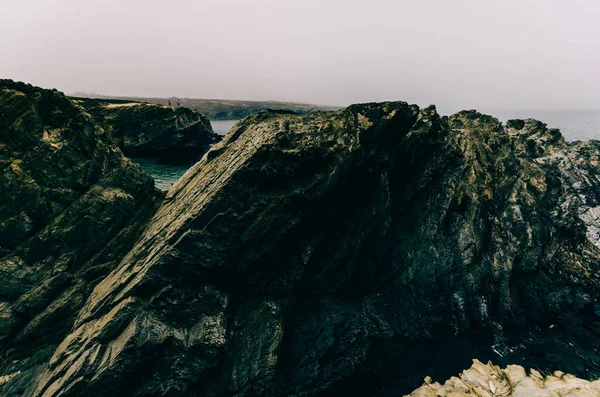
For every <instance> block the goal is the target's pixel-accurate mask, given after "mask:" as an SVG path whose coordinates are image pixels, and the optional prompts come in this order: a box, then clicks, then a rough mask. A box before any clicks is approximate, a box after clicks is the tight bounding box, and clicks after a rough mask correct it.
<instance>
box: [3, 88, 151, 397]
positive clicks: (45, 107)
mask: <svg viewBox="0 0 600 397" xmlns="http://www.w3.org/2000/svg"><path fill="white" fill-rule="evenodd" d="M107 138H108V137H107V136H106V135H105V133H104V132H103V131H102V130H101V129H99V128H98V127H96V126H95V124H94V123H93V119H92V118H91V116H90V115H89V114H87V113H85V112H83V111H82V109H81V108H80V107H78V106H76V105H75V104H73V103H72V102H71V101H70V100H69V99H67V98H66V97H65V96H64V95H63V94H61V93H59V92H57V91H55V90H52V91H51V90H43V89H40V88H36V87H32V86H30V85H26V84H22V83H14V82H12V81H10V80H0V374H2V376H0V395H3V396H20V395H22V393H23V390H24V389H26V388H28V387H31V384H33V383H34V381H33V379H32V378H33V377H35V376H36V375H37V374H38V373H39V372H40V371H41V370H43V369H44V368H46V367H47V363H48V360H49V359H50V357H51V356H52V354H53V352H54V350H55V349H56V347H57V345H58V344H59V343H60V342H61V341H62V340H63V339H64V338H65V337H66V336H67V335H68V333H69V331H70V329H71V327H72V325H73V321H74V320H75V315H76V313H77V312H78V311H79V309H80V308H81V307H82V306H83V304H84V303H85V301H86V299H87V297H88V296H89V294H90V292H91V291H92V289H93V287H94V286H95V285H96V284H97V283H98V281H100V280H101V279H102V278H104V277H105V276H106V275H107V274H108V273H110V271H111V270H112V269H113V268H114V267H115V265H116V264H117V262H118V260H119V259H120V258H122V256H123V255H124V254H125V253H126V252H127V251H128V250H129V249H130V248H131V246H132V245H133V243H134V242H135V239H136V238H137V236H138V235H139V233H140V231H141V228H142V227H143V226H144V225H145V224H146V222H147V221H148V219H149V218H150V217H151V216H152V214H153V213H154V212H155V211H156V206H157V203H158V202H159V201H160V199H161V198H160V197H159V195H158V193H157V192H156V191H155V190H154V184H153V182H152V180H151V179H150V178H149V177H148V176H146V175H144V174H142V172H141V170H140V168H139V167H138V166H135V165H133V164H132V163H131V162H130V161H129V160H127V159H125V158H124V157H123V155H122V154H121V152H120V150H119V149H118V148H117V147H116V146H113V145H112V140H111V139H107Z"/></svg>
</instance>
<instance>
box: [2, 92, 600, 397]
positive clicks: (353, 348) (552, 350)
mask: <svg viewBox="0 0 600 397" xmlns="http://www.w3.org/2000/svg"><path fill="white" fill-rule="evenodd" d="M599 149H600V148H599V146H598V144H597V143H595V142H587V143H579V144H576V145H568V144H567V143H565V142H564V140H563V139H562V137H561V136H560V133H558V131H554V130H548V129H546V127H545V125H543V124H542V123H539V122H537V121H535V120H526V121H512V122H510V123H508V125H507V126H502V125H501V124H500V123H499V122H498V120H496V119H494V118H492V117H489V116H484V115H481V114H479V113H477V112H475V111H466V112H461V113H458V114H456V115H454V116H452V117H450V118H441V117H440V116H439V115H438V114H437V113H436V111H435V109H434V108H427V109H422V110H419V109H418V108H417V107H416V106H410V105H407V104H405V103H402V102H392V103H382V104H364V105H354V106H351V107H349V108H347V109H345V110H343V111H339V112H335V113H327V114H322V113H317V114H311V115H305V116H299V115H295V114H290V113H286V112H262V113H259V114H257V115H255V116H252V117H249V118H247V119H245V120H244V121H242V122H240V123H238V124H237V126H236V127H235V128H234V129H233V130H232V131H231V132H230V133H229V134H228V135H227V136H226V138H225V139H224V140H223V141H222V142H221V143H219V144H217V145H216V146H215V147H213V149H212V150H210V151H209V152H208V153H207V154H206V155H205V156H204V158H203V159H202V160H201V161H200V162H199V163H197V164H196V165H195V166H194V167H193V168H192V169H191V170H190V171H188V172H187V173H186V175H185V176H184V177H183V178H182V179H181V180H180V181H179V182H178V183H177V184H176V185H175V186H173V188H172V189H171V190H170V191H169V193H168V194H167V197H166V199H165V201H164V202H163V204H162V206H161V207H160V209H159V210H158V212H157V213H156V214H155V215H154V218H153V219H152V220H151V222H150V224H149V226H148V228H147V229H146V230H145V232H144V234H143V236H142V237H141V238H140V239H139V240H138V241H137V243H136V244H135V246H134V247H133V248H132V249H131V250H130V251H129V252H128V253H127V255H126V256H125V257H124V258H123V259H122V260H121V262H120V263H119V265H118V266H117V267H116V268H115V269H114V270H113V271H112V272H111V274H109V275H108V276H107V277H105V278H104V279H103V280H102V281H101V282H100V283H99V284H98V285H97V286H96V287H95V289H94V291H93V292H92V293H91V294H90V295H89V297H87V300H86V302H85V304H84V305H83V307H82V308H81V310H80V311H79V313H78V316H77V319H76V321H75V324H74V327H73V329H72V332H71V333H70V334H69V335H68V336H67V337H66V338H65V339H64V340H63V342H62V343H61V344H60V346H59V347H58V348H57V349H56V350H55V351H54V353H53V356H52V358H51V359H50V360H49V362H48V365H47V367H45V368H43V370H40V373H39V376H38V377H37V379H36V380H35V382H30V383H29V387H28V389H27V393H28V394H30V395H36V396H47V397H49V396H76V395H94V396H104V395H105V396H109V395H127V396H182V395H186V396H195V395H197V396H215V397H216V396H335V395H341V394H343V393H346V394H351V395H357V394H364V395H398V394H399V393H400V392H402V391H405V392H408V391H410V390H412V389H414V388H415V387H417V386H418V385H419V384H420V382H421V379H423V377H424V376H425V375H429V374H434V375H436V376H444V377H446V376H449V375H450V374H454V373H458V371H460V370H461V369H462V368H465V367H466V366H467V365H468V362H469V361H470V360H471V359H472V358H473V357H482V358H483V357H488V356H489V357H492V358H494V360H495V361H498V362H499V363H502V362H503V360H511V361H513V362H516V363H522V364H524V365H535V366H536V367H537V368H539V369H542V370H552V371H553V370H555V369H558V368H560V369H562V370H564V371H568V372H573V373H576V374H577V375H580V376H584V377H592V376H594V375H596V374H598V373H600V369H599V368H598V365H597V364H596V363H597V362H598V360H599V359H600V358H599V357H598V355H597V353H596V351H597V350H596V349H597V348H598V342H597V341H598V340H600V339H598V337H597V336H598V332H597V329H596V328H595V322H594V321H596V322H597V317H596V315H595V314H594V304H595V303H596V301H597V297H598V287H599V280H598V274H599V273H598V270H599V269H598V267H599V266H600V262H599V261H598V258H599V255H600V251H599V248H598V244H599V242H598V232H597V231H598V230H600V224H599V222H600V221H598V217H597V216H596V215H595V214H596V212H597V211H598V208H600V204H599V203H598V201H599V200H600V189H599V188H598V181H599V179H598V176H597V169H598V168H597V167H598V165H599V164H600V163H599V154H600V150H599ZM573 319H584V320H583V321H580V322H579V323H578V322H577V321H574V320H573ZM538 343H540V344H541V345H538ZM540 346H542V348H541V349H540ZM540 350H541V351H540ZM559 366H560V367H559ZM18 379H19V375H15V378H14V379H13V380H10V381H9V382H8V383H7V384H6V385H8V386H6V387H9V388H10V387H11V386H10V385H11V382H17V381H18Z"/></svg>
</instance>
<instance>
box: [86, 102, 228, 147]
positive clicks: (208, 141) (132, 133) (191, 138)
mask: <svg viewBox="0 0 600 397" xmlns="http://www.w3.org/2000/svg"><path fill="white" fill-rule="evenodd" d="M74 100H75V101H76V102H77V103H79V104H81V105H82V106H84V107H85V108H86V110H87V111H88V112H90V113H91V114H92V115H93V116H94V117H95V118H96V121H97V122H98V123H100V124H101V125H102V126H103V127H104V128H105V129H106V130H107V131H108V132H110V134H111V135H112V136H113V137H114V138H115V139H116V140H117V142H118V144H119V147H120V148H121V149H122V150H123V151H124V152H125V154H127V155H138V156H140V155H141V156H144V155H153V156H155V155H164V154H176V155H178V156H181V155H188V156H195V157H196V158H199V157H200V156H201V155H202V154H203V153H204V152H206V151H207V150H208V149H209V148H210V146H211V145H213V144H215V143H216V142H218V141H219V140H220V139H221V137H220V136H219V135H218V134H216V133H214V132H213V130H212V127H211V125H210V121H209V120H208V119H207V118H206V117H205V116H204V115H203V114H201V113H198V112H196V111H194V110H191V109H188V108H184V107H177V108H175V107H171V106H161V105H154V104H149V103H136V102H130V103H110V102H106V101H103V100H99V99H83V98H79V99H74Z"/></svg>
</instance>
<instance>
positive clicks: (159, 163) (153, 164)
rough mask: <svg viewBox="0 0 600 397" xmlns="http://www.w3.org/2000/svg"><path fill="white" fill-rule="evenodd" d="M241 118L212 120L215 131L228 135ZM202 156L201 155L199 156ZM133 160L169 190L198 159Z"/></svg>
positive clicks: (142, 158)
mask: <svg viewBox="0 0 600 397" xmlns="http://www.w3.org/2000/svg"><path fill="white" fill-rule="evenodd" d="M238 121H239V120H211V122H210V124H211V125H212V128H213V131H214V132H216V133H217V134H219V135H226V134H227V133H228V132H229V130H230V129H231V127H233V126H234V125H235V123H237V122H238ZM199 157H200V156H199ZM131 160H132V161H133V162H134V163H137V164H139V165H140V167H142V169H143V170H144V172H145V173H146V174H148V175H150V176H151V177H152V178H154V183H155V185H156V187H157V188H159V189H161V190H169V188H170V187H171V186H173V184H174V183H175V182H176V181H177V180H178V179H179V178H181V177H182V176H183V174H185V172H186V171H187V170H188V169H190V167H191V166H192V165H194V164H195V162H196V161H197V160H200V159H199V158H198V159H193V160H192V161H186V162H183V163H178V164H173V163H172V162H171V161H165V160H164V159H162V158H153V157H132V158H131Z"/></svg>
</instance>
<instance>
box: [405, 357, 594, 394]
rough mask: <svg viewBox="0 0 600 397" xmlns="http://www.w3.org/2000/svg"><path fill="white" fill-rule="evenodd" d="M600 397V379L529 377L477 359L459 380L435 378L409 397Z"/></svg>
mask: <svg viewBox="0 0 600 397" xmlns="http://www.w3.org/2000/svg"><path fill="white" fill-rule="evenodd" d="M599 395H600V380H597V381H594V382H588V381H586V380H583V379H579V378H576V377H574V376H573V375H568V374H565V373H563V372H561V371H555V372H554V374H552V375H549V376H544V375H542V374H540V373H539V371H536V370H535V369H532V370H531V371H530V373H529V375H527V373H526V371H525V369H524V368H523V367H521V366H518V365H509V366H508V367H507V368H506V369H500V368H499V367H497V366H495V365H492V363H488V364H487V365H484V364H482V363H481V362H480V361H478V360H474V363H473V366H472V367H471V368H469V369H468V370H466V371H463V372H462V373H461V374H460V376H459V377H452V378H451V379H449V380H448V381H446V383H444V384H443V385H441V384H439V383H438V382H435V383H433V382H432V381H431V378H426V379H425V384H424V385H423V386H421V387H420V388H418V389H417V390H415V391H414V392H412V393H411V394H410V396H409V397H459V396H482V397H483V396H485V397H492V396H499V397H512V396H515V397H520V396H522V397H531V396H553V397H567V396H579V397H596V396H599Z"/></svg>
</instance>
